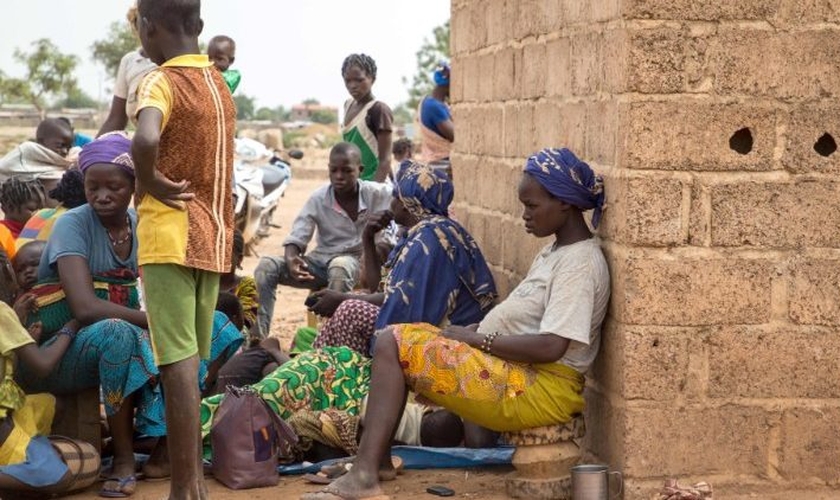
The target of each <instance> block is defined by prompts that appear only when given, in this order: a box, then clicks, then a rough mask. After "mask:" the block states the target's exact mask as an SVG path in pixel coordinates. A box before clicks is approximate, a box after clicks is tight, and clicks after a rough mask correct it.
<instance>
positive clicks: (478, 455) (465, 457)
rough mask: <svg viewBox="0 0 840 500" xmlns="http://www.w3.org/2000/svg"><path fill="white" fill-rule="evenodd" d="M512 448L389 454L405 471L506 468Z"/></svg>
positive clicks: (299, 467) (301, 469) (302, 470)
mask: <svg viewBox="0 0 840 500" xmlns="http://www.w3.org/2000/svg"><path fill="white" fill-rule="evenodd" d="M514 451H516V448H515V447H513V446H503V447H499V448H428V447H425V446H394V447H393V448H391V454H392V455H396V456H398V457H400V458H401V459H402V460H403V466H404V467H405V468H406V469H460V468H466V467H487V466H492V465H509V464H510V463H511V460H512V459H513V452H514ZM339 460H346V458H338V459H333V460H325V461H323V462H319V463H317V464H312V463H309V462H304V463H300V464H291V465H282V466H280V467H278V468H277V471H278V472H279V473H280V474H283V475H296V474H309V473H316V472H318V471H320V470H321V467H323V466H325V465H330V464H333V463H335V462H338V461H339Z"/></svg>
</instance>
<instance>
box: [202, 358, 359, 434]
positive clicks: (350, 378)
mask: <svg viewBox="0 0 840 500" xmlns="http://www.w3.org/2000/svg"><path fill="white" fill-rule="evenodd" d="M370 363H371V362H370V360H369V359H367V358H365V357H364V356H362V355H361V354H359V353H358V352H356V351H353V350H352V349H349V348H347V347H325V348H323V349H317V350H314V351H307V352H304V353H301V354H299V355H298V356H296V357H295V358H293V359H292V360H291V361H289V362H288V363H285V364H284V365H282V366H280V367H279V368H277V369H276V370H274V371H273V372H271V373H270V374H269V375H267V376H266V377H265V378H263V379H262V380H261V381H259V382H257V383H256V384H254V385H252V386H251V387H252V388H253V389H254V390H255V391H256V392H257V394H259V396H260V397H261V398H262V399H263V400H265V402H266V403H268V406H269V407H271V409H272V410H273V411H274V412H275V413H277V415H279V416H280V418H282V419H283V420H288V419H289V417H291V415H292V414H293V413H295V412H298V411H300V410H312V411H323V410H327V409H335V410H339V411H344V412H347V413H348V414H349V415H355V416H357V415H358V414H359V410H360V408H361V403H362V399H363V398H364V397H365V395H367V393H368V391H369V389H370ZM223 398H224V394H217V395H215V396H210V397H207V398H204V399H202V400H201V435H202V436H207V435H208V434H209V433H210V427H211V425H212V424H213V416H214V415H215V413H216V410H218V408H219V405H220V404H221V402H222V399H223Z"/></svg>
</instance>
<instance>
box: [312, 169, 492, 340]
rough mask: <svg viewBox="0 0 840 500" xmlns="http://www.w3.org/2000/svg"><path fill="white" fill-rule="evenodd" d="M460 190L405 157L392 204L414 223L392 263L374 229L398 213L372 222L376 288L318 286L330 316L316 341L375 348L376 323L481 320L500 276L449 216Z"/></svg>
mask: <svg viewBox="0 0 840 500" xmlns="http://www.w3.org/2000/svg"><path fill="white" fill-rule="evenodd" d="M453 197H454V190H453V188H452V181H451V180H450V179H449V177H447V176H446V174H444V173H443V172H440V171H436V170H432V169H430V168H428V167H427V166H425V165H422V164H420V163H415V162H412V161H405V162H403V164H402V165H401V166H400V170H399V173H398V174H397V180H396V184H395V185H394V200H393V201H392V202H391V212H392V213H393V219H394V220H395V221H396V222H397V223H398V224H400V225H402V226H405V227H406V228H408V232H407V234H406V236H405V238H404V239H403V240H402V241H401V242H400V243H399V244H398V245H397V246H396V247H395V248H394V250H393V251H392V252H391V255H390V257H389V259H388V262H387V263H386V264H385V270H386V277H385V278H384V279H382V276H381V274H380V273H381V271H380V269H381V268H382V265H381V264H382V263H381V262H379V260H378V253H377V251H376V243H375V241H374V235H375V234H376V233H377V231H379V230H380V229H382V228H383V227H385V226H386V225H387V224H388V223H389V222H390V218H391V214H387V213H385V214H378V216H373V217H372V218H371V221H370V222H369V223H368V225H367V227H366V228H365V231H364V235H363V240H362V241H363V242H364V260H365V261H364V269H365V275H364V276H363V279H364V282H365V284H367V285H368V286H370V287H372V288H376V287H377V285H379V283H380V281H382V290H383V291H381V292H376V293H371V294H353V293H341V292H336V291H332V290H322V291H320V292H316V293H315V296H316V297H317V298H318V302H316V303H315V304H314V305H313V306H312V310H313V311H315V312H316V313H317V314H320V315H322V316H330V319H329V320H328V321H326V322H325V324H324V325H323V326H322V328H321V330H320V332H319V334H318V337H316V339H315V342H314V343H313V347H315V348H318V347H323V346H328V345H346V346H348V347H350V348H352V349H355V350H357V351H359V352H361V353H364V354H367V353H368V352H369V351H370V344H371V343H372V335H373V332H374V331H375V330H376V329H379V328H383V327H385V326H387V325H391V324H396V323H421V322H422V323H430V324H432V325H436V326H439V327H444V326H448V325H460V326H466V325H470V324H473V323H478V322H479V321H481V319H482V318H484V315H485V314H486V313H487V311H488V310H489V309H490V307H491V306H492V305H493V303H494V301H495V299H496V296H497V295H496V285H495V282H494V281H493V275H492V274H491V272H490V268H489V267H487V263H486V262H485V260H484V256H483V255H482V253H481V250H480V249H479V248H478V245H477V244H476V243H475V241H474V240H473V238H472V236H470V234H469V233H468V232H467V231H466V229H464V228H463V226H461V225H460V224H459V223H458V222H456V221H455V220H453V219H451V218H450V217H449V205H450V204H451V203H452V199H453Z"/></svg>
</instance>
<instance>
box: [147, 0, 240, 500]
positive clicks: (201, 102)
mask: <svg viewBox="0 0 840 500" xmlns="http://www.w3.org/2000/svg"><path fill="white" fill-rule="evenodd" d="M200 11H201V4H200V0H140V2H139V4H138V32H139V35H140V40H141V42H142V44H143V50H144V51H145V52H146V54H147V55H148V56H149V58H150V59H151V60H152V61H153V62H154V63H156V64H158V65H159V66H160V67H159V68H158V69H156V70H154V71H152V72H151V73H149V75H148V76H147V77H146V78H145V80H144V81H143V83H142V85H141V87H140V90H139V93H138V107H137V108H138V127H137V133H136V135H135V136H134V142H133V144H132V156H133V158H134V162H135V168H136V172H137V181H138V196H137V198H138V200H139V203H138V207H137V212H138V217H139V223H138V227H137V239H138V244H139V249H138V260H139V264H140V266H141V270H142V273H143V287H144V297H145V300H146V309H147V314H148V318H149V327H150V333H151V336H152V344H153V347H154V350H155V358H156V361H157V364H158V366H159V367H160V374H161V381H162V383H163V393H164V398H165V402H166V421H167V435H168V438H169V443H168V444H169V459H170V464H171V468H172V480H171V483H170V498H172V499H179V500H180V499H186V498H190V499H194V498H206V497H207V487H206V485H205V483H204V478H203V475H202V468H201V456H200V448H201V440H200V436H199V414H198V408H199V404H198V403H199V391H198V375H197V374H198V367H199V357H201V358H203V359H207V358H209V356H210V340H211V331H212V327H213V318H214V310H215V306H216V299H217V297H218V293H219V277H220V275H221V274H222V273H225V272H228V271H229V270H230V268H231V249H232V236H233V207H232V199H233V197H232V196H231V192H230V189H231V180H232V179H231V175H232V165H233V150H234V145H233V136H234V127H235V124H236V111H235V108H234V104H233V99H232V98H231V95H230V92H229V91H227V86H226V85H225V82H224V80H223V79H222V76H221V74H220V73H219V72H218V71H216V70H215V69H214V68H213V63H212V62H210V60H209V59H208V58H207V56H206V55H201V54H200V52H199V48H198V35H199V34H200V33H201V29H202V27H203V21H202V20H201V12H200Z"/></svg>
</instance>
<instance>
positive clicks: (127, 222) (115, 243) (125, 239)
mask: <svg viewBox="0 0 840 500" xmlns="http://www.w3.org/2000/svg"><path fill="white" fill-rule="evenodd" d="M125 227H126V231H125V236H123V237H122V238H120V239H118V240H117V239H114V237H113V236H112V235H111V230H110V229H108V228H107V227H106V228H105V232H106V233H108V239H109V240H111V245H113V246H115V247H118V246H120V245H122V244H124V243H126V242H128V240H130V239H131V221H130V220H129V219H128V214H125Z"/></svg>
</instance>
